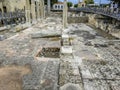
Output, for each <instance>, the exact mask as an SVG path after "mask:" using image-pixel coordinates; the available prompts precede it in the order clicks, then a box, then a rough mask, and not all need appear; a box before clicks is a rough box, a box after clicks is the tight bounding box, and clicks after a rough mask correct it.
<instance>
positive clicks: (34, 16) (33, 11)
mask: <svg viewBox="0 0 120 90" xmlns="http://www.w3.org/2000/svg"><path fill="white" fill-rule="evenodd" d="M31 14H32V23H34V24H35V23H36V12H35V0H31Z"/></svg>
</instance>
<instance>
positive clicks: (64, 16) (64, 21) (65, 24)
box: [63, 0, 68, 28]
mask: <svg viewBox="0 0 120 90" xmlns="http://www.w3.org/2000/svg"><path fill="white" fill-rule="evenodd" d="M67 11H68V7H67V0H64V8H63V28H66V27H67Z"/></svg>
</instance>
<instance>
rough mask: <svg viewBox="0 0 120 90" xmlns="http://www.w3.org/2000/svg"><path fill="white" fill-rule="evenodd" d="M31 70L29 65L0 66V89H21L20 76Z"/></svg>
mask: <svg viewBox="0 0 120 90" xmlns="http://www.w3.org/2000/svg"><path fill="white" fill-rule="evenodd" d="M31 72H32V70H31V68H30V65H25V66H16V65H11V66H5V67H1V68H0V90H22V77H23V76H24V75H26V74H28V73H31Z"/></svg>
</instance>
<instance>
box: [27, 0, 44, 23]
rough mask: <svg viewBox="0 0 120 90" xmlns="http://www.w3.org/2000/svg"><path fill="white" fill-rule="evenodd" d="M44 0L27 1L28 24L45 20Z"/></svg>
mask: <svg viewBox="0 0 120 90" xmlns="http://www.w3.org/2000/svg"><path fill="white" fill-rule="evenodd" d="M44 8H45V7H44V0H26V22H28V23H31V22H32V23H35V22H36V21H37V20H40V19H43V18H45V9H44Z"/></svg>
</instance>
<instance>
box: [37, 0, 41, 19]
mask: <svg viewBox="0 0 120 90" xmlns="http://www.w3.org/2000/svg"><path fill="white" fill-rule="evenodd" d="M37 20H40V6H39V2H37Z"/></svg>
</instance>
